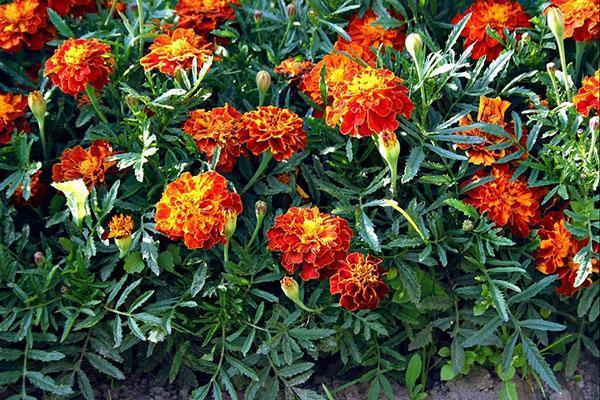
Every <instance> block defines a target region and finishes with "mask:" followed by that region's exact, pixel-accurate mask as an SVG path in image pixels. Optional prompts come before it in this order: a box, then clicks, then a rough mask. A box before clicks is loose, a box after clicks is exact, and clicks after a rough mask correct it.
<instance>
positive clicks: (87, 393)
mask: <svg viewBox="0 0 600 400" xmlns="http://www.w3.org/2000/svg"><path fill="white" fill-rule="evenodd" d="M77 385H78V386H79V390H80V391H81V394H82V395H83V397H84V398H85V400H94V399H95V396H94V390H93V389H92V385H91V384H90V380H89V379H88V377H87V375H86V374H85V373H84V372H83V371H82V370H80V369H78V370H77Z"/></svg>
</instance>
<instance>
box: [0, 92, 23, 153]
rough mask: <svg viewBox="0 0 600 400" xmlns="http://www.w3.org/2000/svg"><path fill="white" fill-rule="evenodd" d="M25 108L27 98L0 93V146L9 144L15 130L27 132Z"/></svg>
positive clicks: (16, 94)
mask: <svg viewBox="0 0 600 400" xmlns="http://www.w3.org/2000/svg"><path fill="white" fill-rule="evenodd" d="M27 108H28V105H27V96H23V95H22V94H18V93H2V92H0V145H1V144H7V143H8V142H10V140H11V139H12V134H13V132H14V130H15V129H16V130H19V131H24V132H29V124H28V123H27V120H26V119H25V112H26V111H27Z"/></svg>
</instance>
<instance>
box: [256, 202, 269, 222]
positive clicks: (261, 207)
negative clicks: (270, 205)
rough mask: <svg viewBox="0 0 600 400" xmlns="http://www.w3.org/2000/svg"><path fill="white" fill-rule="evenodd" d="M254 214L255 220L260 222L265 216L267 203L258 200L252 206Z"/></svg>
mask: <svg viewBox="0 0 600 400" xmlns="http://www.w3.org/2000/svg"><path fill="white" fill-rule="evenodd" d="M254 212H255V213H256V219H258V220H262V219H263V218H264V217H265V214H267V203H265V202H264V201H262V200H258V201H257V202H256V204H255V205H254Z"/></svg>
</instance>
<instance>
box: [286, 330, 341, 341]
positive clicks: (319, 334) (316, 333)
mask: <svg viewBox="0 0 600 400" xmlns="http://www.w3.org/2000/svg"><path fill="white" fill-rule="evenodd" d="M334 333H335V331H334V330H333V329H319V328H316V329H309V328H294V329H290V335H292V336H293V337H295V338H298V339H301V340H316V339H323V338H326V337H329V336H331V335H333V334H334Z"/></svg>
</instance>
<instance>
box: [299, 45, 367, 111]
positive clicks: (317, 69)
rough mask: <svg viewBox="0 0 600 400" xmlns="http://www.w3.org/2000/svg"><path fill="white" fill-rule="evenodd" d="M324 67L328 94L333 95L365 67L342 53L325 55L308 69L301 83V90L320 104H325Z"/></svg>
mask: <svg viewBox="0 0 600 400" xmlns="http://www.w3.org/2000/svg"><path fill="white" fill-rule="evenodd" d="M323 68H325V86H326V87H327V93H328V96H329V97H331V95H332V93H333V92H335V89H336V88H337V86H338V85H340V84H341V83H342V82H345V81H347V80H350V79H352V77H353V76H354V75H356V74H358V73H359V71H360V70H361V69H362V68H363V67H362V66H361V65H359V64H358V63H356V62H355V61H353V60H352V59H351V58H349V57H347V56H345V55H343V54H340V53H332V54H328V55H326V56H325V57H323V59H322V60H321V61H319V62H318V63H316V64H315V65H314V66H313V67H312V68H311V69H310V71H308V73H307V74H306V75H305V76H304V78H303V79H302V83H301V84H300V90H301V91H302V92H303V93H304V94H306V95H307V96H308V97H309V98H310V99H311V100H312V101H313V102H314V103H316V104H318V105H323V97H322V95H321V71H322V70H323Z"/></svg>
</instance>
